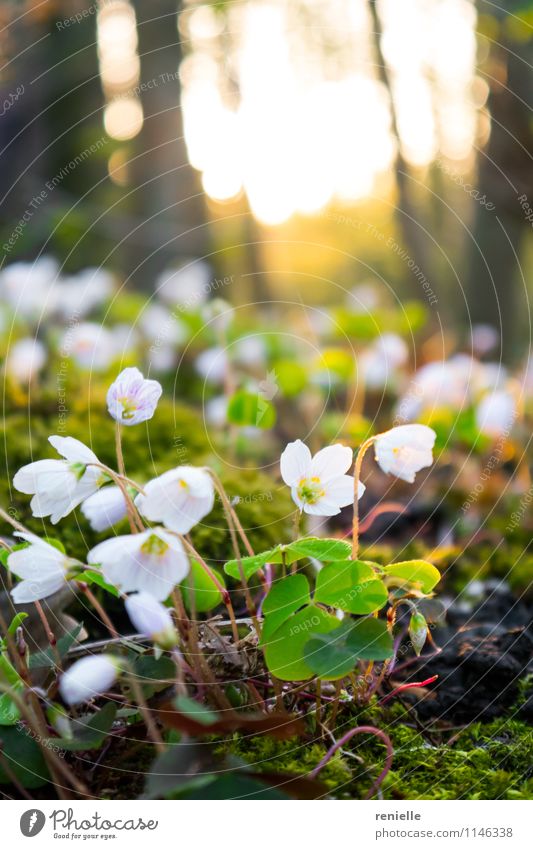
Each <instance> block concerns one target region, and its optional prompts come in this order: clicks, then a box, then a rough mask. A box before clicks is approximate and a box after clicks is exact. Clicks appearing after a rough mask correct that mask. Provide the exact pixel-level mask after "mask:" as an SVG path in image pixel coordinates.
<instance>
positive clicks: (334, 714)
mask: <svg viewBox="0 0 533 849" xmlns="http://www.w3.org/2000/svg"><path fill="white" fill-rule="evenodd" d="M341 691H342V678H339V680H338V681H336V682H335V699H334V701H333V709H332V711H331V719H330V725H331V729H332V730H334V728H335V722H336V721H337V713H338V710H339V702H340V696H341Z"/></svg>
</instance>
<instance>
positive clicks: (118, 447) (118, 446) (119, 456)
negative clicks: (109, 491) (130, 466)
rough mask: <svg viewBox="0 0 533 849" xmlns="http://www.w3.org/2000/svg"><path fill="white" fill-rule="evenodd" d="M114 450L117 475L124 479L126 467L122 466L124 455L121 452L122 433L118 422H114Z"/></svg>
mask: <svg viewBox="0 0 533 849" xmlns="http://www.w3.org/2000/svg"><path fill="white" fill-rule="evenodd" d="M115 448H116V452H117V469H118V472H119V475H120V476H121V477H123V478H125V477H126V467H125V465H124V453H123V451H122V431H121V429H120V424H119V422H118V421H117V422H115Z"/></svg>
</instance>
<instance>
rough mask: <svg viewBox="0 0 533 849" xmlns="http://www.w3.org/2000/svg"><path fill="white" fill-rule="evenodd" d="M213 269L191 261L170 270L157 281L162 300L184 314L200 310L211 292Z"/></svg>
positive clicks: (157, 288) (202, 263) (197, 261)
mask: <svg viewBox="0 0 533 849" xmlns="http://www.w3.org/2000/svg"><path fill="white" fill-rule="evenodd" d="M210 280H211V269H210V267H209V265H208V264H207V262H205V261H204V260H199V259H191V260H189V261H188V262H187V263H184V264H183V265H182V266H181V267H180V268H168V269H167V270H166V271H163V272H162V274H160V275H159V277H158V278H157V281H156V292H157V293H158V295H159V297H160V298H161V300H163V301H165V302H166V303H167V304H170V305H171V306H179V308H180V309H182V310H183V311H184V312H185V311H189V310H195V309H198V308H199V307H200V306H201V305H202V304H203V303H204V301H205V299H206V298H207V296H208V294H209V290H210Z"/></svg>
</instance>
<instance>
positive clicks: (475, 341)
mask: <svg viewBox="0 0 533 849" xmlns="http://www.w3.org/2000/svg"><path fill="white" fill-rule="evenodd" d="M471 338H472V348H473V350H474V353H475V354H477V356H479V357H483V356H485V354H488V353H489V352H490V351H492V350H494V348H495V347H496V345H497V344H498V342H499V341H500V334H499V333H498V331H497V330H496V329H495V328H494V327H492V325H490V324H474V326H473V327H472V332H471Z"/></svg>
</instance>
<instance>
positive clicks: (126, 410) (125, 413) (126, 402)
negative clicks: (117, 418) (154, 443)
mask: <svg viewBox="0 0 533 849" xmlns="http://www.w3.org/2000/svg"><path fill="white" fill-rule="evenodd" d="M118 400H119V402H120V403H121V404H122V415H121V418H123V419H132V418H133V416H134V415H135V413H136V412H137V405H136V404H135V403H134V402H133V401H132V399H131V398H128V397H127V396H125V397H124V398H119V399H118Z"/></svg>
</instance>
